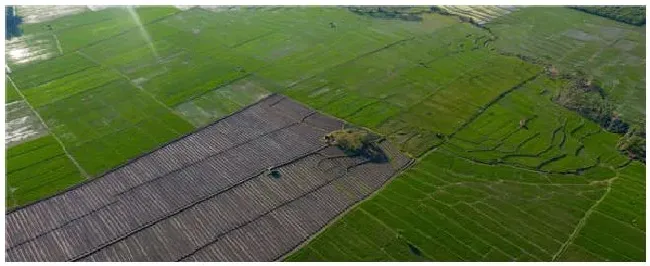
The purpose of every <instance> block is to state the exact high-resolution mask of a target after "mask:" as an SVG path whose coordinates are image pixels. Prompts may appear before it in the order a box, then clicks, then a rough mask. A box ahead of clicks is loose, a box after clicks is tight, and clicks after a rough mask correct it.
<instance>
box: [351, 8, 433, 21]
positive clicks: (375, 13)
mask: <svg viewBox="0 0 650 266" xmlns="http://www.w3.org/2000/svg"><path fill="white" fill-rule="evenodd" d="M348 10H350V11H352V12H354V13H356V14H359V15H365V16H371V17H374V18H383V19H401V20H407V21H421V20H422V16H421V15H422V14H423V13H432V12H433V10H432V9H431V8H428V7H427V8H422V7H408V6H390V7H385V6H384V7H380V6H350V7H348Z"/></svg>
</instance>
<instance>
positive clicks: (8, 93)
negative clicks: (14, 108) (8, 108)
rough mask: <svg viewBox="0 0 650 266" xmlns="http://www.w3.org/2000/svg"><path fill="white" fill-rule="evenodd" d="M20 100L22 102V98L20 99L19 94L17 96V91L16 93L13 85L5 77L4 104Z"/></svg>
mask: <svg viewBox="0 0 650 266" xmlns="http://www.w3.org/2000/svg"><path fill="white" fill-rule="evenodd" d="M20 100H22V97H20V94H18V91H16V87H14V84H11V81H9V78H7V77H6V76H5V103H10V102H15V101H20Z"/></svg>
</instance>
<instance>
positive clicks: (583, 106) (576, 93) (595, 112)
mask: <svg viewBox="0 0 650 266" xmlns="http://www.w3.org/2000/svg"><path fill="white" fill-rule="evenodd" d="M553 100H554V101H555V102H556V103H558V104H560V105H562V106H564V107H566V108H568V109H570V110H573V111H576V112H578V113H579V114H581V115H582V116H584V117H586V118H588V119H590V120H592V121H594V122H596V123H598V124H599V125H600V126H601V127H603V128H605V129H607V130H608V131H610V132H614V133H620V134H622V133H626V132H627V131H628V129H629V125H628V124H627V123H625V122H623V121H622V120H621V119H620V118H619V116H618V115H617V114H616V112H615V111H614V109H615V108H614V105H613V104H612V103H611V102H610V101H608V99H607V97H606V94H605V91H604V90H603V89H602V88H601V87H599V86H597V85H596V84H595V82H594V81H593V79H592V78H590V77H587V76H586V75H585V74H583V73H580V72H579V73H575V74H573V76H571V77H570V81H569V82H568V83H567V85H565V86H564V87H563V88H561V89H560V90H559V91H558V92H557V94H556V95H555V97H553Z"/></svg>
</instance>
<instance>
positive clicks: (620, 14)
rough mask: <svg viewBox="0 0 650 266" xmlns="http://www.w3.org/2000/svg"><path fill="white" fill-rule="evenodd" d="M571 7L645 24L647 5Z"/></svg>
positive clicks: (627, 21)
mask: <svg viewBox="0 0 650 266" xmlns="http://www.w3.org/2000/svg"><path fill="white" fill-rule="evenodd" d="M571 8H573V9H576V10H580V11H582V12H587V13H590V14H594V15H598V16H602V17H606V18H611V19H613V20H616V21H620V22H624V23H627V24H632V25H636V26H641V25H645V6H572V7H571Z"/></svg>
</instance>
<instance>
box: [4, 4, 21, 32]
mask: <svg viewBox="0 0 650 266" xmlns="http://www.w3.org/2000/svg"><path fill="white" fill-rule="evenodd" d="M5 23H6V24H5V40H11V38H14V37H20V36H22V35H23V31H22V30H21V29H20V27H19V26H20V24H22V23H23V18H22V17H21V16H18V15H16V12H15V10H14V7H12V6H5Z"/></svg>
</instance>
